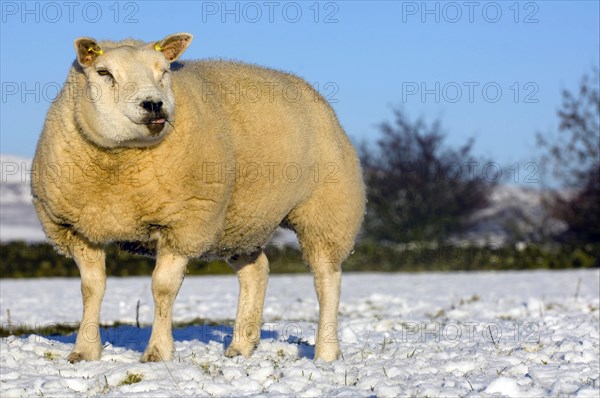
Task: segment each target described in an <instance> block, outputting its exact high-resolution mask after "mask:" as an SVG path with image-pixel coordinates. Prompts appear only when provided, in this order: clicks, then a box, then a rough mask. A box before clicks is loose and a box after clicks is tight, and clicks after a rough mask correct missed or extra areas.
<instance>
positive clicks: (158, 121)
mask: <svg viewBox="0 0 600 398" xmlns="http://www.w3.org/2000/svg"><path fill="white" fill-rule="evenodd" d="M164 122H165V119H156V120H153V121H151V122H150V123H151V124H163V123H164Z"/></svg>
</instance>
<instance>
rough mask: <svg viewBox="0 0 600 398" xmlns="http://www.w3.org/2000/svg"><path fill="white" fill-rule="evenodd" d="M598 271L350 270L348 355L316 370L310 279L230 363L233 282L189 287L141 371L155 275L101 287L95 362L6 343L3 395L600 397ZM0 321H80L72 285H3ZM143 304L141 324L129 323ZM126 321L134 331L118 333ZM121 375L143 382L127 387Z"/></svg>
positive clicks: (294, 281) (281, 281)
mask: <svg viewBox="0 0 600 398" xmlns="http://www.w3.org/2000/svg"><path fill="white" fill-rule="evenodd" d="M599 278H600V274H599V271H598V270H572V271H534V272H496V273H494V272H485V273H430V274H349V273H348V274H346V275H344V278H343V288H342V289H343V290H342V302H341V305H340V339H341V349H342V352H343V358H340V359H339V360H337V361H334V362H332V363H324V362H322V361H316V362H315V361H314V360H313V359H312V357H313V355H314V346H313V344H314V340H315V339H314V337H315V336H314V333H315V326H316V321H317V317H318V311H317V301H316V297H315V293H314V288H313V282H312V278H311V277H310V275H293V276H290V275H275V276H272V277H271V278H270V282H269V288H268V291H267V298H266V301H265V312H264V319H265V324H264V325H263V329H262V335H261V343H260V345H259V346H258V348H257V350H256V352H255V353H254V355H253V356H252V357H251V358H249V359H246V358H242V357H237V358H225V357H224V356H223V350H224V347H225V346H226V344H228V343H229V341H230V340H231V330H232V329H231V322H232V320H233V319H234V317H235V310H236V300H237V290H238V284H237V280H236V279H235V276H211V277H188V278H186V280H185V281H184V284H183V287H182V289H181V291H180V293H179V296H178V299H177V301H176V303H175V310H174V320H175V322H180V323H181V322H191V321H194V320H197V319H198V318H201V319H203V320H205V321H206V322H204V323H194V324H193V325H191V326H187V327H182V328H176V329H175V334H174V336H175V349H176V353H175V359H174V360H173V361H169V362H163V363H150V364H148V363H146V364H142V363H140V362H139V359H140V356H141V353H142V351H143V350H144V348H145V345H146V343H147V339H148V337H149V334H150V328H149V325H150V323H151V319H152V298H151V293H150V278H149V277H147V278H144V277H136V278H109V280H108V286H107V293H106V297H105V300H104V304H103V307H102V315H101V320H102V323H103V324H104V325H111V324H116V323H119V325H118V326H116V327H106V328H103V329H102V338H103V343H104V345H105V348H104V351H103V355H102V359H101V360H100V361H95V362H82V363H78V364H75V365H73V364H70V363H68V362H67V361H66V359H65V358H66V356H67V355H68V353H69V352H70V350H71V349H72V347H73V343H74V341H75V336H74V335H68V336H40V335H30V336H23V337H15V336H10V337H8V338H2V339H0V396H2V397H3V398H4V397H20V396H32V395H38V396H46V397H51V396H79V395H86V396H90V395H98V396H103V395H106V396H128V397H129V396H139V397H155V396H156V397H157V396H161V397H162V396H255V395H260V396H306V397H317V396H352V397H355V396H364V397H367V396H378V397H393V396H398V395H403V396H431V397H438V396H478V397H479V396H507V397H516V396H518V397H527V396H531V397H537V396H574V397H597V396H598V395H599V393H600V390H599V389H600V380H599V378H600V377H599V372H600V369H599V362H600V354H599V350H600V344H599V309H598V308H599V306H600V299H599V295H600V286H599V283H600V282H599V280H600V279H599ZM0 287H1V289H0V322H2V325H3V327H5V328H6V327H7V326H8V321H9V319H8V312H10V321H11V323H12V324H13V325H14V324H16V325H21V326H29V327H33V328H35V327H41V326H42V325H45V324H48V323H61V324H62V323H71V322H72V323H73V324H75V323H77V322H78V321H79V320H80V314H81V309H82V306H81V298H80V290H79V281H78V280H77V279H28V280H7V279H2V280H0ZM138 300H139V301H140V314H139V320H140V323H141V324H142V327H141V328H139V329H138V328H137V327H135V326H133V324H134V323H135V311H136V305H137V302H138ZM123 323H126V324H129V325H123ZM128 375H139V377H141V381H139V382H135V383H132V384H125V383H123V382H124V380H125V379H126V378H127V377H128Z"/></svg>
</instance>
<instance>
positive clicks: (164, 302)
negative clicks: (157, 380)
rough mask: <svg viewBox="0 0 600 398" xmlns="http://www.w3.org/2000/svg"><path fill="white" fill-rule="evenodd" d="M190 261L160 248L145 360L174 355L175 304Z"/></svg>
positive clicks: (157, 359)
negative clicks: (152, 313) (173, 321)
mask: <svg viewBox="0 0 600 398" xmlns="http://www.w3.org/2000/svg"><path fill="white" fill-rule="evenodd" d="M187 262H188V259H187V258H186V257H183V256H179V255H174V254H171V253H161V251H160V250H159V251H158V256H157V259H156V267H155V268H154V272H153V273H152V296H153V297H154V323H153V324H152V334H151V335H150V341H149V342H148V348H146V351H145V352H144V355H143V356H142V362H159V361H167V360H170V359H172V358H173V350H174V347H173V332H172V320H173V303H174V302H175V297H176V296H177V293H178V292H179V288H180V287H181V282H182V281H183V277H184V274H185V269H186V266H187Z"/></svg>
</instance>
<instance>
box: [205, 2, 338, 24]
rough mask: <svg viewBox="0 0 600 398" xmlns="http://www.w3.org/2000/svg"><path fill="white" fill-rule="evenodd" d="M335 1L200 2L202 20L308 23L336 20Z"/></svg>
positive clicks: (333, 21)
mask: <svg viewBox="0 0 600 398" xmlns="http://www.w3.org/2000/svg"><path fill="white" fill-rule="evenodd" d="M339 11H340V5H339V3H337V2H333V1H327V2H317V1H314V2H295V1H284V2H280V1H264V2H257V1H248V2H245V1H203V2H202V22H203V23H207V22H220V23H259V22H263V23H264V22H268V23H277V22H285V23H298V22H301V21H309V22H312V23H326V24H333V23H338V22H339V19H338V17H339V15H338V13H339Z"/></svg>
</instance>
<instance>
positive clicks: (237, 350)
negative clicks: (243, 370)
mask: <svg viewBox="0 0 600 398" xmlns="http://www.w3.org/2000/svg"><path fill="white" fill-rule="evenodd" d="M255 348H256V345H248V346H247V347H240V346H234V345H233V344H230V345H229V347H227V349H226V350H225V356H226V357H228V358H233V357H237V356H238V355H242V356H243V357H246V358H249V357H250V356H251V355H252V353H253V352H254V349H255Z"/></svg>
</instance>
